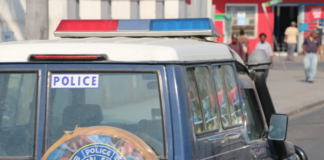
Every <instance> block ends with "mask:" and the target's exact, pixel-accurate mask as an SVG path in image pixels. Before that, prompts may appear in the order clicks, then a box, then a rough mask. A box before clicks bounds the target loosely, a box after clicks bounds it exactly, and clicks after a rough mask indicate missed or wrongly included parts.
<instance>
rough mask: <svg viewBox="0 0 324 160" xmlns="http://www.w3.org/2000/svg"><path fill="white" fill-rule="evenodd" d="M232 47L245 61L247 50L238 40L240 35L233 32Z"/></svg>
mask: <svg viewBox="0 0 324 160" xmlns="http://www.w3.org/2000/svg"><path fill="white" fill-rule="evenodd" d="M229 47H230V48H232V49H233V50H234V51H235V52H236V53H237V54H238V55H239V56H240V57H241V58H242V60H243V62H245V52H244V49H243V46H242V44H241V43H240V42H239V41H238V35H237V34H233V35H232V43H231V44H230V45H229Z"/></svg>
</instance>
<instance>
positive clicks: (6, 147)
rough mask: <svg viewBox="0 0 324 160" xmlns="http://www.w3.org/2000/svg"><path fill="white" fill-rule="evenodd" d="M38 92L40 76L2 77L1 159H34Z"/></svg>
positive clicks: (14, 75) (0, 108) (26, 74)
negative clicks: (38, 78) (21, 157)
mask: <svg viewBox="0 0 324 160" xmlns="http://www.w3.org/2000/svg"><path fill="white" fill-rule="evenodd" d="M36 92H37V74H36V73H23V74H18V73H15V74H10V73H2V74H0V103H1V104H0V118H1V121H0V122H1V124H0V157H13V156H15V157H20V156H23V157H32V156H33V153H34V147H33V146H34V137H35V112H36ZM9 159H10V158H9Z"/></svg>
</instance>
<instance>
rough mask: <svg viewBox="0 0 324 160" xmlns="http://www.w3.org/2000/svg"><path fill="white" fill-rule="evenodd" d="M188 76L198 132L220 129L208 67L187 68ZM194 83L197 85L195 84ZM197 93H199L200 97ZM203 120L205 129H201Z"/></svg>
mask: <svg viewBox="0 0 324 160" xmlns="http://www.w3.org/2000/svg"><path fill="white" fill-rule="evenodd" d="M187 76H188V81H189V92H190V93H189V97H190V101H191V103H190V104H191V108H192V111H193V114H194V115H193V117H194V123H195V130H196V133H200V132H201V131H210V130H215V129H218V128H219V125H218V122H217V113H216V107H215V106H216V104H215V100H214V93H213V88H212V84H211V78H210V74H209V71H208V68H207V67H196V68H189V69H187ZM194 83H195V85H193V84H194ZM194 86H195V87H194ZM195 93H198V97H197V96H196V95H195ZM195 99H197V100H195ZM199 110H200V111H199ZM200 117H203V118H200ZM197 120H198V121H197ZM201 120H202V122H203V128H204V129H203V130H201V129H200V128H201V127H202V126H201V125H200V124H201ZM197 122H199V125H197V124H198V123H197ZM199 127H200V128H199Z"/></svg>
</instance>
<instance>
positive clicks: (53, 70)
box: [43, 65, 169, 159]
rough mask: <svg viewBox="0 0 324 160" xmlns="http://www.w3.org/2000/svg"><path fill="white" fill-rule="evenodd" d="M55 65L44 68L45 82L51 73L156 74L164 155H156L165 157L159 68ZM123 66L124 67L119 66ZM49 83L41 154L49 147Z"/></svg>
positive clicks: (164, 128) (165, 140) (164, 123)
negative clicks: (60, 67) (61, 66)
mask: <svg viewBox="0 0 324 160" xmlns="http://www.w3.org/2000/svg"><path fill="white" fill-rule="evenodd" d="M58 68H59V67H57V66H56V65H53V67H51V68H49V69H47V70H46V73H47V77H46V81H47V84H51V74H52V73H71V74H74V73H79V74H82V73H85V74H89V73H94V72H95V73H154V74H156V76H157V84H158V92H159V98H160V109H161V118H162V133H163V146H164V147H163V149H164V155H161V156H158V157H159V159H167V157H168V155H169V153H168V149H169V148H168V137H167V134H168V133H167V129H166V128H167V122H166V105H165V98H166V97H165V96H164V92H167V91H164V86H163V80H162V73H161V71H160V70H159V69H131V68H132V67H127V69H126V68H125V69H114V67H112V68H109V67H108V66H103V65H99V67H98V66H95V67H94V68H91V69H88V68H87V67H86V66H84V65H82V67H79V66H78V65H71V66H70V65H69V66H67V67H65V68H64V69H58ZM120 68H124V67H120ZM50 89H51V87H50V85H47V86H46V95H45V96H46V97H45V101H46V105H45V109H46V113H45V116H46V118H45V121H46V123H45V126H44V144H43V145H44V147H43V148H44V149H43V154H44V153H45V152H46V151H47V150H48V149H49V147H48V141H47V139H48V130H49V128H48V124H49V123H50V120H49V116H50V113H49V111H50V100H51V98H50V97H51V96H50Z"/></svg>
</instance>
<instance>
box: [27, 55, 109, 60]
mask: <svg viewBox="0 0 324 160" xmlns="http://www.w3.org/2000/svg"><path fill="white" fill-rule="evenodd" d="M29 60H30V61H106V60H107V55H105V54H98V55H62V54H58V55H36V54H32V55H30V56H29Z"/></svg>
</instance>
